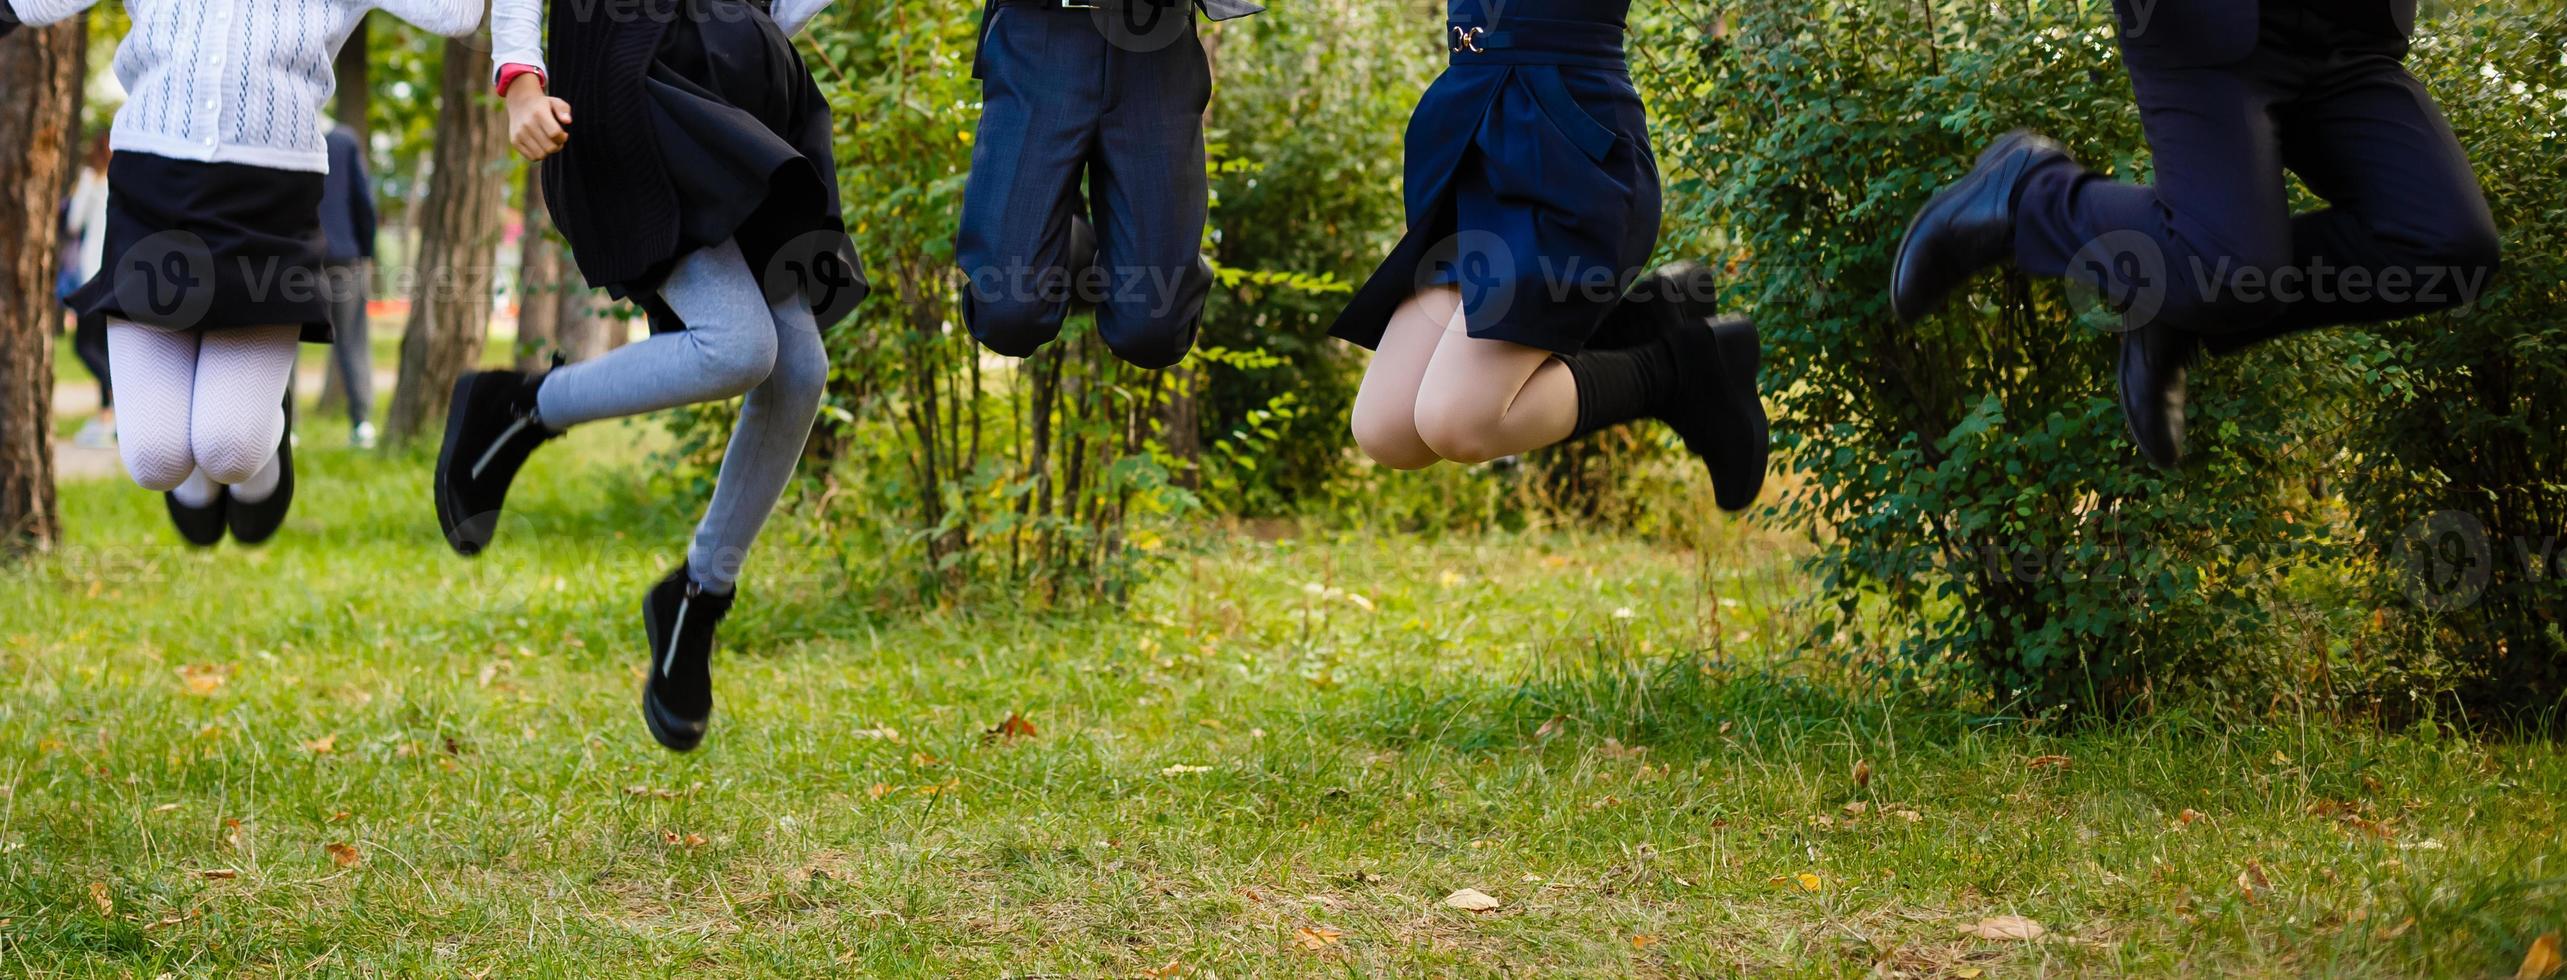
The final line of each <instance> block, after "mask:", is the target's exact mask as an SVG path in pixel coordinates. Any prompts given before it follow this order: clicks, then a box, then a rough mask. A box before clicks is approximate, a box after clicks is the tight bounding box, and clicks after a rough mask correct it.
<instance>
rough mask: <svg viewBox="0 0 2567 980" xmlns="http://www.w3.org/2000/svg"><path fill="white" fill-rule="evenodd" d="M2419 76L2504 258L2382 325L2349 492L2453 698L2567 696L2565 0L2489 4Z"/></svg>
mask: <svg viewBox="0 0 2567 980" xmlns="http://www.w3.org/2000/svg"><path fill="white" fill-rule="evenodd" d="M2415 68H2416V71H2417V73H2418V74H2419V75H2421V76H2422V77H2423V78H2424V80H2425V85H2426V87H2427V88H2429V89H2430V90H2432V91H2433V93H2434V94H2435V95H2436V96H2438V97H2439V98H2440V99H2441V100H2442V101H2443V104H2444V106H2445V108H2446V110H2447V112H2448V114H2449V115H2450V117H2451V120H2452V124H2453V127H2454V128H2455V129H2456V130H2457V131H2458V132H2459V134H2460V140H2461V142H2462V144H2463V145H2465V146H2467V147H2468V148H2469V156H2470V160H2471V161H2472V162H2473V163H2474V164H2475V165H2476V167H2477V169H2478V174H2479V177H2480V179H2481V180H2482V182H2483V183H2484V184H2485V185H2486V187H2487V193H2488V200H2489V204H2490V205H2491V206H2492V207H2493V208H2494V210H2495V214H2496V224H2497V227H2499V228H2502V229H2504V232H2505V239H2506V254H2505V270H2504V272H2503V273H2502V274H2500V275H2499V276H2498V277H2497V278H2496V279H2495V280H2494V284H2493V285H2492V287H2491V288H2490V289H2489V290H2488V291H2487V293H2486V294H2485V295H2484V296H2482V297H2480V299H2479V300H2478V302H2477V303H2476V304H2475V306H2474V307H2473V308H2472V309H2470V310H2468V311H2466V312H2465V313H2463V314H2456V315H2450V316H2440V317H2432V318H2428V319H2424V320H2418V321H2413V322H2409V323H2403V324H2398V325H2396V326H2393V327H2389V328H2386V329H2383V330H2382V331H2380V337H2381V340H2382V341H2383V342H2384V343H2385V346H2386V349H2387V353H2388V356H2387V357H2386V358H2384V359H2383V360H2384V362H2385V363H2384V364H2383V365H2382V366H2381V367H2380V368H2379V369H2378V370H2377V371H2376V373H2375V375H2374V376H2373V377H2371V378H2369V379H2366V380H2369V381H2371V382H2372V383H2373V384H2374V385H2376V387H2377V388H2378V390H2379V391H2380V392H2381V393H2382V397H2380V399H2379V400H2378V404H2377V406H2376V407H2374V408H2370V409H2369V410H2366V411H2363V412H2360V413H2358V414H2357V415H2356V419H2357V423H2358V425H2359V427H2360V428H2359V434H2358V436H2357V438H2358V439H2359V442H2360V445H2361V447H2362V448H2361V460H2360V462H2359V463H2358V464H2357V465H2354V466H2352V467H2350V468H2349V469H2350V474H2349V475H2350V479H2349V480H2348V481H2347V485H2346V486H2347V495H2348V497H2349V499H2350V501H2351V502H2352V504H2353V507H2354V516H2355V518H2356V519H2357V522H2358V524H2359V525H2360V527H2361V529H2362V533H2363V536H2364V539H2365V543H2366V545H2367V550H2368V552H2369V554H2370V555H2371V557H2372V558H2373V560H2374V567H2375V569H2376V571H2377V580H2378V581H2377V585H2378V586H2379V592H2380V595H2379V597H2378V598H2377V599H2376V600H2375V601H2376V602H2378V603H2380V604H2381V605H2383V606H2385V607H2387V608H2391V609H2395V610H2398V612H2399V613H2400V616H2399V617H2398V621H2397V625H2398V627H2399V628H2400V630H2401V632H2403V633H2405V634H2406V636H2405V639H2406V640H2407V641H2408V642H2409V646H2410V649H2409V654H2410V656H2411V657H2413V658H2416V659H2432V658H2431V657H2428V656H2425V654H2426V653H2428V652H2430V653H2434V654H2439V656H2440V658H2441V659H2444V660H2447V661H2450V662H2451V664H2452V667H2453V669H2454V670H2456V671H2457V673H2458V676H2457V677H2456V678H2454V683H2455V685H2456V688H2457V690H2456V694H2457V695H2458V700H2459V702H2460V703H2461V704H2463V705H2466V706H2468V707H2471V708H2475V709H2480V710H2483V711H2485V712H2488V713H2489V714H2490V715H2492V716H2498V717H2499V718H2500V717H2501V716H2504V715H2532V716H2537V715H2538V714H2540V713H2543V712H2555V711H2557V710H2559V708H2560V707H2561V706H2562V704H2567V635H2562V633H2561V625H2560V618H2561V616H2562V615H2567V581H2562V579H2561V578H2560V575H2561V573H2562V572H2567V543H2562V542H2567V402H2562V401H2561V400H2560V399H2559V397H2558V395H2559V393H2560V392H2561V391H2567V285H2562V284H2563V283H2567V183H2562V182H2561V181H2560V179H2559V177H2560V172H2561V171H2560V168H2561V165H2562V164H2561V162H2562V161H2567V131H2562V130H2561V128H2560V126H2561V123H2560V121H2561V120H2562V119H2567V8H2563V7H2562V5H2560V4H2557V3H2540V4H2511V3H2481V4H2476V5H2473V6H2471V7H2469V8H2467V9H2465V10H2463V11H2460V12H2459V14H2458V16H2456V17H2454V18H2453V19H2452V20H2450V21H2448V22H2445V23H2443V24H2439V25H2436V29H2435V31H2434V32H2433V33H2432V34H2430V35H2428V36H2427V37H2426V38H2424V39H2423V41H2422V43H2420V44H2419V45H2418V46H2417V51H2416V57H2415Z"/></svg>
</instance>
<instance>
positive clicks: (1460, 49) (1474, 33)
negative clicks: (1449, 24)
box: [1453, 24, 1488, 54]
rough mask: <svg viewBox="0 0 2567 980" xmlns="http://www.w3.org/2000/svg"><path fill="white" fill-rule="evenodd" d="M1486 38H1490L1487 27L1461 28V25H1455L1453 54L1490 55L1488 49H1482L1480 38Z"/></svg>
mask: <svg viewBox="0 0 2567 980" xmlns="http://www.w3.org/2000/svg"><path fill="white" fill-rule="evenodd" d="M1486 36H1488V28H1485V27H1463V26H1460V25H1458V24H1457V25H1454V27H1453V53H1454V54H1487V53H1488V49H1486V48H1482V47H1480V38H1482V37H1486Z"/></svg>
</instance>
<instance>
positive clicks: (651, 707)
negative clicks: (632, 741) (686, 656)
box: [642, 596, 704, 752]
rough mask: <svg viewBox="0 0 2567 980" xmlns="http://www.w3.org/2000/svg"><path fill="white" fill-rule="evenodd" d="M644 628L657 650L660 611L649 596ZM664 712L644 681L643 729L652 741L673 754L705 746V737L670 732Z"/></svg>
mask: <svg viewBox="0 0 2567 980" xmlns="http://www.w3.org/2000/svg"><path fill="white" fill-rule="evenodd" d="M642 626H643V631H644V633H645V635H646V636H647V638H648V639H647V642H648V643H650V644H651V646H652V647H653V648H657V647H658V645H659V642H660V640H659V636H660V614H659V610H657V609H653V608H651V600H650V598H649V597H648V596H644V597H643V599H642ZM657 667H658V661H657V658H656V657H654V658H653V662H652V669H654V670H656V669H657ZM662 710H663V709H662V708H661V707H660V703H659V697H658V696H657V695H654V694H652V693H651V682H650V681H647V680H645V681H643V682H642V727H643V728H646V729H649V730H650V733H651V740H652V741H655V742H658V743H660V747H661V748H665V749H667V750H669V751H671V752H693V751H695V747H696V746H698V745H702V744H704V736H703V735H701V734H698V735H695V736H692V737H689V736H687V735H685V734H682V733H679V732H673V731H670V730H668V728H667V727H665V726H663V725H661V724H660V712H661V711H662Z"/></svg>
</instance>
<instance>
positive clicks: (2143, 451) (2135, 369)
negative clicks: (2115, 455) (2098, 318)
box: [2121, 327, 2201, 470]
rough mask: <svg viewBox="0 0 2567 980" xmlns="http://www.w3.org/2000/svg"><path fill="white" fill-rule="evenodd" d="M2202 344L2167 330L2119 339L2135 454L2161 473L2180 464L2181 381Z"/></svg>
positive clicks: (2145, 331) (2126, 411)
mask: <svg viewBox="0 0 2567 980" xmlns="http://www.w3.org/2000/svg"><path fill="white" fill-rule="evenodd" d="M2200 350H2201V340H2200V338H2198V337H2195V336H2194V335H2192V334H2189V333H2185V332H2183V331H2180V330H2173V329H2169V328H2166V327H2141V328H2139V329H2137V330H2133V331H2130V332H2129V333H2125V334H2122V335H2121V414H2122V417H2123V418H2125V419H2127V420H2128V421H2129V422H2130V439H2131V441H2132V442H2136V443H2138V444H2139V454H2140V455H2142V456H2145V457H2148V461H2149V462H2151V463H2154V464H2156V465H2157V466H2159V467H2160V468H2163V469H2169V470H2171V469H2176V468H2179V467H2181V466H2183V465H2184V402H2185V397H2184V383H2185V378H2186V375H2188V374H2189V373H2190V369H2191V367H2192V363H2193V358H2194V357H2195V355H2196V354H2198V353H2199V352H2200Z"/></svg>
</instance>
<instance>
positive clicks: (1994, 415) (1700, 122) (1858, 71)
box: [1689, 0, 2360, 711]
mask: <svg viewBox="0 0 2567 980" xmlns="http://www.w3.org/2000/svg"><path fill="white" fill-rule="evenodd" d="M1731 12H1732V14H1733V16H1734V21H1733V22H1732V30H1731V31H1730V36H1729V37H1726V38H1718V39H1712V40H1709V41H1708V42H1707V43H1706V44H1705V46H1704V57H1705V59H1706V60H1707V61H1708V63H1709V65H1710V80H1709V82H1708V83H1707V84H1706V85H1705V86H1704V88H1703V90H1702V94H1701V96H1700V98H1698V99H1695V100H1693V101H1692V102H1691V103H1690V108H1689V111H1691V112H1692V113H1693V114H1694V115H1693V118H1692V119H1691V122H1692V123H1693V124H1694V125H1696V126H1697V127H1700V128H1701V129H1702V130H1703V131H1705V132H1710V133H1715V134H1717V142H1718V144H1719V147H1720V151H1721V152H1720V153H1718V154H1717V155H1716V157H1715V163H1714V164H1713V170H1712V172H1711V174H1710V179H1709V183H1708V190H1707V200H1706V201H1705V202H1703V205H1702V206H1703V208H1704V210H1705V211H1706V212H1707V213H1708V214H1709V215H1710V216H1711V217H1712V218H1713V220H1716V221H1718V222H1719V223H1720V224H1721V225H1723V226H1724V227H1726V228H1727V229H1729V230H1730V231H1731V232H1733V233H1734V234H1735V236H1736V239H1735V244H1736V247H1737V249H1738V254H1737V256H1736V258H1735V261H1736V262H1737V263H1738V265H1739V267H1740V268H1741V269H1742V270H1743V272H1742V274H1741V275H1740V276H1738V277H1737V280H1738V281H1737V283H1736V286H1737V290H1738V292H1739V293H1740V294H1741V295H1740V296H1739V297H1738V298H1740V299H1743V300H1744V301H1745V302H1746V303H1748V304H1749V305H1750V306H1752V308H1753V311H1754V312H1755V313H1756V314H1757V316H1758V319H1759V321H1760V323H1761V324H1762V325H1763V326H1764V327H1765V330H1766V336H1767V338H1768V341H1769V345H1770V347H1771V351H1770V353H1769V357H1770V359H1771V364H1772V368H1771V373H1770V374H1769V375H1768V378H1767V381H1768V384H1769V386H1770V389H1771V390H1772V391H1773V392H1774V395H1773V400H1774V402H1775V403H1776V404H1777V408H1778V418H1777V428H1776V432H1777V441H1778V449H1779V450H1780V451H1781V452H1782V453H1783V454H1784V456H1785V457H1786V458H1787V460H1788V467H1789V470H1790V472H1791V477H1790V479H1791V482H1792V484H1793V486H1792V490H1791V492H1790V493H1789V495H1788V497H1787V498H1786V500H1785V502H1784V503H1782V504H1781V505H1780V510H1781V513H1782V515H1783V516H1784V517H1786V518H1787V519H1789V520H1792V521H1795V522H1798V523H1800V524H1802V525H1805V526H1808V527H1810V528H1812V529H1813V532H1814V534H1815V535H1816V536H1817V537H1818V539H1819V541H1820V543H1821V544H1822V545H1824V547H1823V548H1822V549H1821V551H1820V553H1819V555H1818V557H1817V558H1815V559H1814V560H1813V563H1814V566H1815V567H1814V572H1815V574H1816V576H1817V579H1818V582H1819V586H1820V592H1819V597H1820V600H1821V601H1822V602H1823V603H1825V604H1826V605H1827V606H1829V607H1830V610H1831V612H1832V614H1831V615H1829V616H1827V617H1825V618H1824V619H1823V620H1822V622H1823V625H1822V626H1821V627H1820V628H1819V635H1818V636H1816V637H1814V640H1816V641H1817V642H1818V643H1819V644H1820V645H1822V646H1823V647H1826V648H1829V649H1835V650H1840V651H1848V652H1862V651H1874V650H1885V651H1890V652H1891V653H1890V655H1889V656H1888V657H1886V658H1885V659H1883V660H1882V661H1879V662H1878V666H1880V667H1882V668H1884V669H1886V670H1888V671H1891V672H1893V673H1895V674H1898V675H1901V676H1914V675H1917V674H1934V673H1940V672H1942V671H1944V670H1946V669H1949V668H1953V667H1958V668H1961V669H1963V670H1964V671H1965V672H1966V675H1967V676H1968V677H1971V678H1973V679H1975V680H1976V681H1977V682H1978V683H1981V684H1983V685H1984V686H1985V687H1986V688H1987V690H1989V692H1990V693H1991V694H1992V695H1994V696H1995V697H1996V698H1997V699H1998V700H2000V701H2002V702H2009V703H2012V702H2018V701H2020V702H2021V703H2022V704H2023V705H2024V706H2026V707H2027V708H2028V709H2030V710H2036V711H2046V710H2052V709H2066V710H2084V709H2113V708H2117V707H2121V706H2126V705H2129V704H2131V703H2133V699H2134V696H2135V695H2137V694H2139V693H2140V692H2142V691H2144V690H2146V689H2147V688H2148V687H2149V686H2150V685H2151V684H2152V683H2154V682H2155V681H2157V680H2158V679H2161V678H2171V677H2174V676H2178V675H2181V674H2184V673H2188V672H2190V671H2191V670H2194V669H2198V668H2204V667H2209V666H2213V665H2216V664H2218V663H2220V662H2221V661H2223V660H2225V659H2226V658H2227V657H2228V656H2229V655H2230V654H2231V652H2232V651H2233V650H2234V649H2235V648H2237V647H2239V646H2241V645H2246V644H2252V643H2256V642H2259V639H2258V638H2259V636H2260V634H2261V632H2262V630H2263V627H2264V624H2265V617H2266V615H2267V611H2266V610H2267V608H2268V604H2267V601H2266V599H2267V598H2268V596H2269V594H2270V593H2271V591H2272V585H2273V582H2274V581H2275V579H2276V578H2277V574H2278V573H2281V572H2285V571H2288V570H2290V569H2292V568H2295V567H2299V566H2301V565H2304V564H2306V563H2309V562H2312V561H2316V562H2324V561H2327V560H2330V559H2331V558H2332V557H2333V555H2334V554H2335V549H2334V546H2333V544H2332V542H2331V541H2330V540H2329V539H2328V538H2327V537H2326V536H2325V535H2323V534H2322V533H2321V532H2320V531H2319V530H2318V529H2317V526H2316V524H2315V523H2314V522H2310V521H2304V520H2299V519H2297V518H2296V517H2295V516H2294V514H2293V508H2294V506H2299V507H2302V508H2305V503H2304V502H2302V498H2304V497H2305V496H2306V490H2305V487H2306V485H2307V476H2308V475H2310V474H2313V473H2315V472H2317V471H2319V470H2320V469H2321V468H2322V466H2323V464H2324V461H2325V460H2326V459H2327V458H2329V456H2330V455H2331V453H2332V451H2333V448H2334V447H2333V445H2332V444H2331V442H2330V440H2332V439H2333V438H2335V435H2334V434H2333V433H2332V432H2331V431H2330V430H2331V429H2334V428H2339V427H2340V424H2339V423H2338V422H2337V421H2335V419H2336V418H2337V417H2338V416H2337V413H2338V412H2340V411H2342V406H2343V405H2344V404H2345V402H2346V399H2347V398H2348V397H2350V393H2351V392H2352V391H2353V390H2354V389H2355V387H2356V386H2357V385H2358V383H2359V374H2360V372H2359V370H2358V368H2357V367H2355V366H2353V362H2352V361H2351V360H2350V359H2349V358H2348V357H2347V355H2346V353H2345V348H2346V347H2347V346H2348V345H2351V344H2354V343H2356V342H2355V341H2351V340H2347V339H2345V338H2342V337H2334V336H2328V337H2317V338H2311V339H2309V340H2306V341H2300V342H2294V343H2290V344H2283V345H2273V346H2272V347H2271V348H2270V349H2267V350H2263V351H2259V352H2257V353H2254V354H2252V355H2249V356H2245V357H2239V358H2233V359H2228V360H2225V361H2222V362H2220V363H2217V364H2214V365H2211V366H2210V367H2209V369H2208V370H2206V371H2203V372H2198V373H2197V374H2196V378H2195V385H2194V389H2195V390H2194V418H2193V432H2194V436H2195V443H2196V447H2197V455H2198V456H2199V458H2200V462H2198V463H2197V464H2196V465H2195V466H2194V467H2193V468H2192V469H2191V471H2189V472H2187V473H2185V474H2183V475H2182V476H2180V477H2171V476H2168V475H2165V474H2161V473H2158V472H2155V471H2153V470H2151V469H2150V468H2149V467H2148V466H2146V464H2144V463H2143V462H2142V461H2141V460H2140V459H2139V457H2138V455H2137V453H2136V452H2135V451H2134V450H2133V449H2132V448H2131V446H2130V445H2129V443H2128V441H2127V439H2126V438H2125V436H2124V433H2123V424H2122V420H2121V417H2120V414H2119V412H2118V410H2117V409H2116V407H2115V405H2114V401H2113V397H2112V396H2113V390H2114V389H2113V382H2112V372H2111V365H2112V363H2113V358H2114V344H2113V343H2112V342H2111V339H2110V335H2109V333H2108V332H2107V330H2106V329H2104V328H2105V327H2106V326H2108V325H2109V323H2110V321H2109V320H2108V319H2106V318H2108V317H2109V313H2106V312H2102V311H2098V310H2094V309H2092V308H2091V304H2080V303H2078V302H2076V301H2075V297H2073V296H2071V295H2069V294H2067V293H2066V292H2064V291H2062V290H2061V289H2058V288H2056V287H2055V286H2054V285H2053V284H2050V283H2035V282H2030V281H2027V280H2026V279H2024V278H2023V277H2020V276H2017V275H2013V274H2007V275H2005V276H2002V277H1999V276H1989V277H1986V278H1984V279H1983V280H1982V281H1981V282H1980V283H1979V284H1978V287H1977V288H1976V289H1975V290H1973V291H1971V292H1969V293H1968V294H1966V295H1964V296H1962V297H1960V298H1959V299H1958V300H1957V301H1956V302H1955V303H1954V305H1953V308H1952V309H1951V310H1950V311H1948V312H1947V313H1945V314H1944V315H1941V316H1938V317H1935V318H1933V319H1931V320H1929V321H1927V322H1925V323H1922V324H1919V325H1917V326H1915V327H1912V328H1908V327H1901V326H1898V325H1897V324H1896V323H1895V322H1894V321H1893V319H1892V317H1891V314H1890V310H1889V304H1888V299H1887V291H1886V284H1887V282H1888V280H1889V260H1890V256H1891V253H1892V251H1893V249H1894V248H1895V246H1896V243H1897V241H1898V239H1899V236H1900V234H1901V232H1902V230H1903V228H1904V225H1905V222H1906V219H1907V218H1908V216H1909V215H1911V214H1913V213H1914V211H1915V210H1916V208H1917V207H1918V206H1919V205H1921V204H1922V203H1924V201H1925V199H1926V198H1927V197H1928V196H1929V195H1930V194H1931V193H1932V192H1933V191H1934V190H1935V189H1936V188H1938V187H1940V186H1941V185H1943V184H1944V183H1947V182H1949V181H1950V180H1951V179H1953V178H1955V177H1957V176H1959V175H1960V173H1961V172H1962V171H1964V170H1965V169H1966V168H1967V166H1968V164H1969V161H1970V160H1971V159H1972V157H1973V156H1975V154H1976V153H1977V151H1978V150H1979V149H1980V148H1981V147H1983V146H1984V145H1986V144H1987V143H1988V142H1989V141H1991V140H1992V139H1994V138H1995V137H1996V136H1998V135H1999V134H2001V133H2003V132H2004V131H2006V130H2008V129H2012V128H2016V127H2031V128H2034V129H2037V130H2041V131H2044V132H2047V133H2049V134H2051V135H2053V136H2055V137H2057V138H2058V139H2060V140H2061V141H2062V142H2063V143H2065V144H2066V145H2068V146H2069V147H2071V148H2073V149H2074V150H2075V151H2076V152H2077V153H2078V155H2079V156H2080V157H2081V158H2082V159H2083V160H2085V162H2086V163H2087V164H2088V165H2089V166H2093V167H2097V168H2098V169H2103V170H2108V171H2111V172H2115V173H2117V174H2120V175H2123V176H2126V177H2128V178H2130V179H2138V180H2144V179H2146V178H2147V173H2146V171H2145V169H2144V167H2142V166H2141V165H2140V162H2141V161H2143V160H2145V159H2146V153H2145V144H2144V141H2143V140H2142V138H2141V135H2140V132H2139V126H2138V120H2137V112H2136V109H2135V108H2134V107H2133V105H2132V102H2131V95H2130V91H2129V86H2128V82H2127V81H2126V79H2125V78H2124V76H2123V75H2122V73H2121V70H2120V64H2119V56H2118V54H2117V52H2116V50H2115V40H2114V35H2113V30H2112V26H2111V21H2110V14H2109V12H2108V11H2104V10H2101V9H2099V8H2097V9H2086V8H2081V7H2078V6H2060V5H2020V6H2018V5H1995V6H1991V5H1961V4H1826V5H1820V6H1818V7H1816V8H1813V7H1812V6H1811V5H1808V4H1799V3H1783V2H1777V0H1751V2H1746V3H1740V4H1736V5H1733V6H1732V7H1731ZM2303 512H2304V511H2303Z"/></svg>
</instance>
